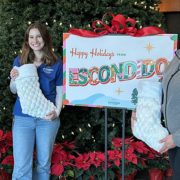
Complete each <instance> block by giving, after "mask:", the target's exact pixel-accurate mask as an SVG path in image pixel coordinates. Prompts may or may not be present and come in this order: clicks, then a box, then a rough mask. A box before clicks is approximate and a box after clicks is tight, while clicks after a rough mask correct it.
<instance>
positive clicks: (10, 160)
mask: <svg viewBox="0 0 180 180" xmlns="http://www.w3.org/2000/svg"><path fill="white" fill-rule="evenodd" d="M1 164H3V165H11V166H13V165H14V159H13V155H8V156H6V157H5V158H4V159H3V160H2V162H1Z"/></svg>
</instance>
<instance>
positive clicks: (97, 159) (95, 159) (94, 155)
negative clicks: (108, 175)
mask: <svg viewBox="0 0 180 180" xmlns="http://www.w3.org/2000/svg"><path fill="white" fill-rule="evenodd" d="M89 157H90V163H91V164H94V165H95V166H96V167H99V166H100V165H101V164H102V163H103V162H104V160H105V156H104V153H102V152H90V153H89Z"/></svg>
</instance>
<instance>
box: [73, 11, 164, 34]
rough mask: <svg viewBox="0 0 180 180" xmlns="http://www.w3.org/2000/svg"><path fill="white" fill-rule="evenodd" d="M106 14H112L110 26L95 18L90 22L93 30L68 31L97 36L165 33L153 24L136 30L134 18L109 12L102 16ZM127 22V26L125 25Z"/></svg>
mask: <svg viewBox="0 0 180 180" xmlns="http://www.w3.org/2000/svg"><path fill="white" fill-rule="evenodd" d="M107 15H110V16H112V20H111V26H109V25H107V24H106V23H104V22H103V20H102V21H100V20H96V21H93V22H92V28H93V31H89V30H83V29H75V28H73V29H70V31H69V33H71V34H75V35H78V36H83V37H99V36H103V35H107V34H126V35H130V36H134V37H140V36H147V35H156V34H164V33H165V32H164V31H163V30H162V29H160V28H158V27H155V26H148V27H144V28H141V29H139V30H137V28H135V26H136V21H135V20H134V19H132V18H129V17H128V18H127V19H126V18H125V17H124V16H123V15H121V14H118V15H116V16H115V15H114V14H110V13H107V14H105V15H104V16H103V17H105V16H107ZM127 23H128V24H129V26H127ZM97 24H98V25H101V27H97Z"/></svg>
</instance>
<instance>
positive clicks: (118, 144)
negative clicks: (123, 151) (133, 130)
mask: <svg viewBox="0 0 180 180" xmlns="http://www.w3.org/2000/svg"><path fill="white" fill-rule="evenodd" d="M124 141H125V144H130V142H132V141H133V137H130V138H126V139H125V140H124ZM112 145H113V146H114V148H115V149H118V148H120V147H122V138H114V139H113V140H112Z"/></svg>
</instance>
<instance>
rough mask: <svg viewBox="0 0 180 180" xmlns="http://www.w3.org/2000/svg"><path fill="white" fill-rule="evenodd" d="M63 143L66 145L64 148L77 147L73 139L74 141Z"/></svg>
mask: <svg viewBox="0 0 180 180" xmlns="http://www.w3.org/2000/svg"><path fill="white" fill-rule="evenodd" d="M61 145H62V146H63V147H64V148H68V149H74V148H75V142H74V141H72V142H67V141H65V142H63V143H61Z"/></svg>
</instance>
